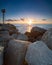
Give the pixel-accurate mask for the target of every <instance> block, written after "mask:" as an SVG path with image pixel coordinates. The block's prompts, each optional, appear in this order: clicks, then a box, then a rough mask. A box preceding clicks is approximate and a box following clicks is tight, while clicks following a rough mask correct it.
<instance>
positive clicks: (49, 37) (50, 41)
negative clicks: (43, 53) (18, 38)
mask: <svg viewBox="0 0 52 65" xmlns="http://www.w3.org/2000/svg"><path fill="white" fill-rule="evenodd" d="M41 40H42V41H43V42H45V43H46V45H47V46H48V48H50V49H51V50H52V28H51V29H49V30H48V31H46V32H45V34H44V35H43V36H42V39H41Z"/></svg>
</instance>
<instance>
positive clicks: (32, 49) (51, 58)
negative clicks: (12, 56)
mask: <svg viewBox="0 0 52 65" xmlns="http://www.w3.org/2000/svg"><path fill="white" fill-rule="evenodd" d="M25 59H26V61H27V62H28V65H52V51H51V50H50V49H49V48H48V47H47V46H46V45H45V43H44V42H42V41H37V42H34V43H33V44H30V45H29V47H28V50H27V53H26V57H25Z"/></svg>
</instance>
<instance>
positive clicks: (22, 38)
mask: <svg viewBox="0 0 52 65" xmlns="http://www.w3.org/2000/svg"><path fill="white" fill-rule="evenodd" d="M16 39H17V40H23V41H28V37H27V36H26V35H25V34H18V36H17V38H16Z"/></svg>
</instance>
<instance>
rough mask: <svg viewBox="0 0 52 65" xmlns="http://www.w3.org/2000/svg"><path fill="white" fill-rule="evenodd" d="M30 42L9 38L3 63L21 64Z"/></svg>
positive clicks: (9, 64)
mask: <svg viewBox="0 0 52 65" xmlns="http://www.w3.org/2000/svg"><path fill="white" fill-rule="evenodd" d="M29 44H30V42H27V41H21V40H11V41H10V42H9V43H8V47H7V51H6V53H5V60H4V64H5V65H23V62H24V59H25V55H26V50H27V47H28V45H29Z"/></svg>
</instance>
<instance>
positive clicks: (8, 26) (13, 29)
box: [0, 24, 18, 35]
mask: <svg viewBox="0 0 52 65" xmlns="http://www.w3.org/2000/svg"><path fill="white" fill-rule="evenodd" d="M0 25H1V26H0V30H7V31H8V32H9V34H10V35H12V34H14V33H17V34H18V29H16V27H15V26H14V25H12V24H4V25H3V24H0Z"/></svg>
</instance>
